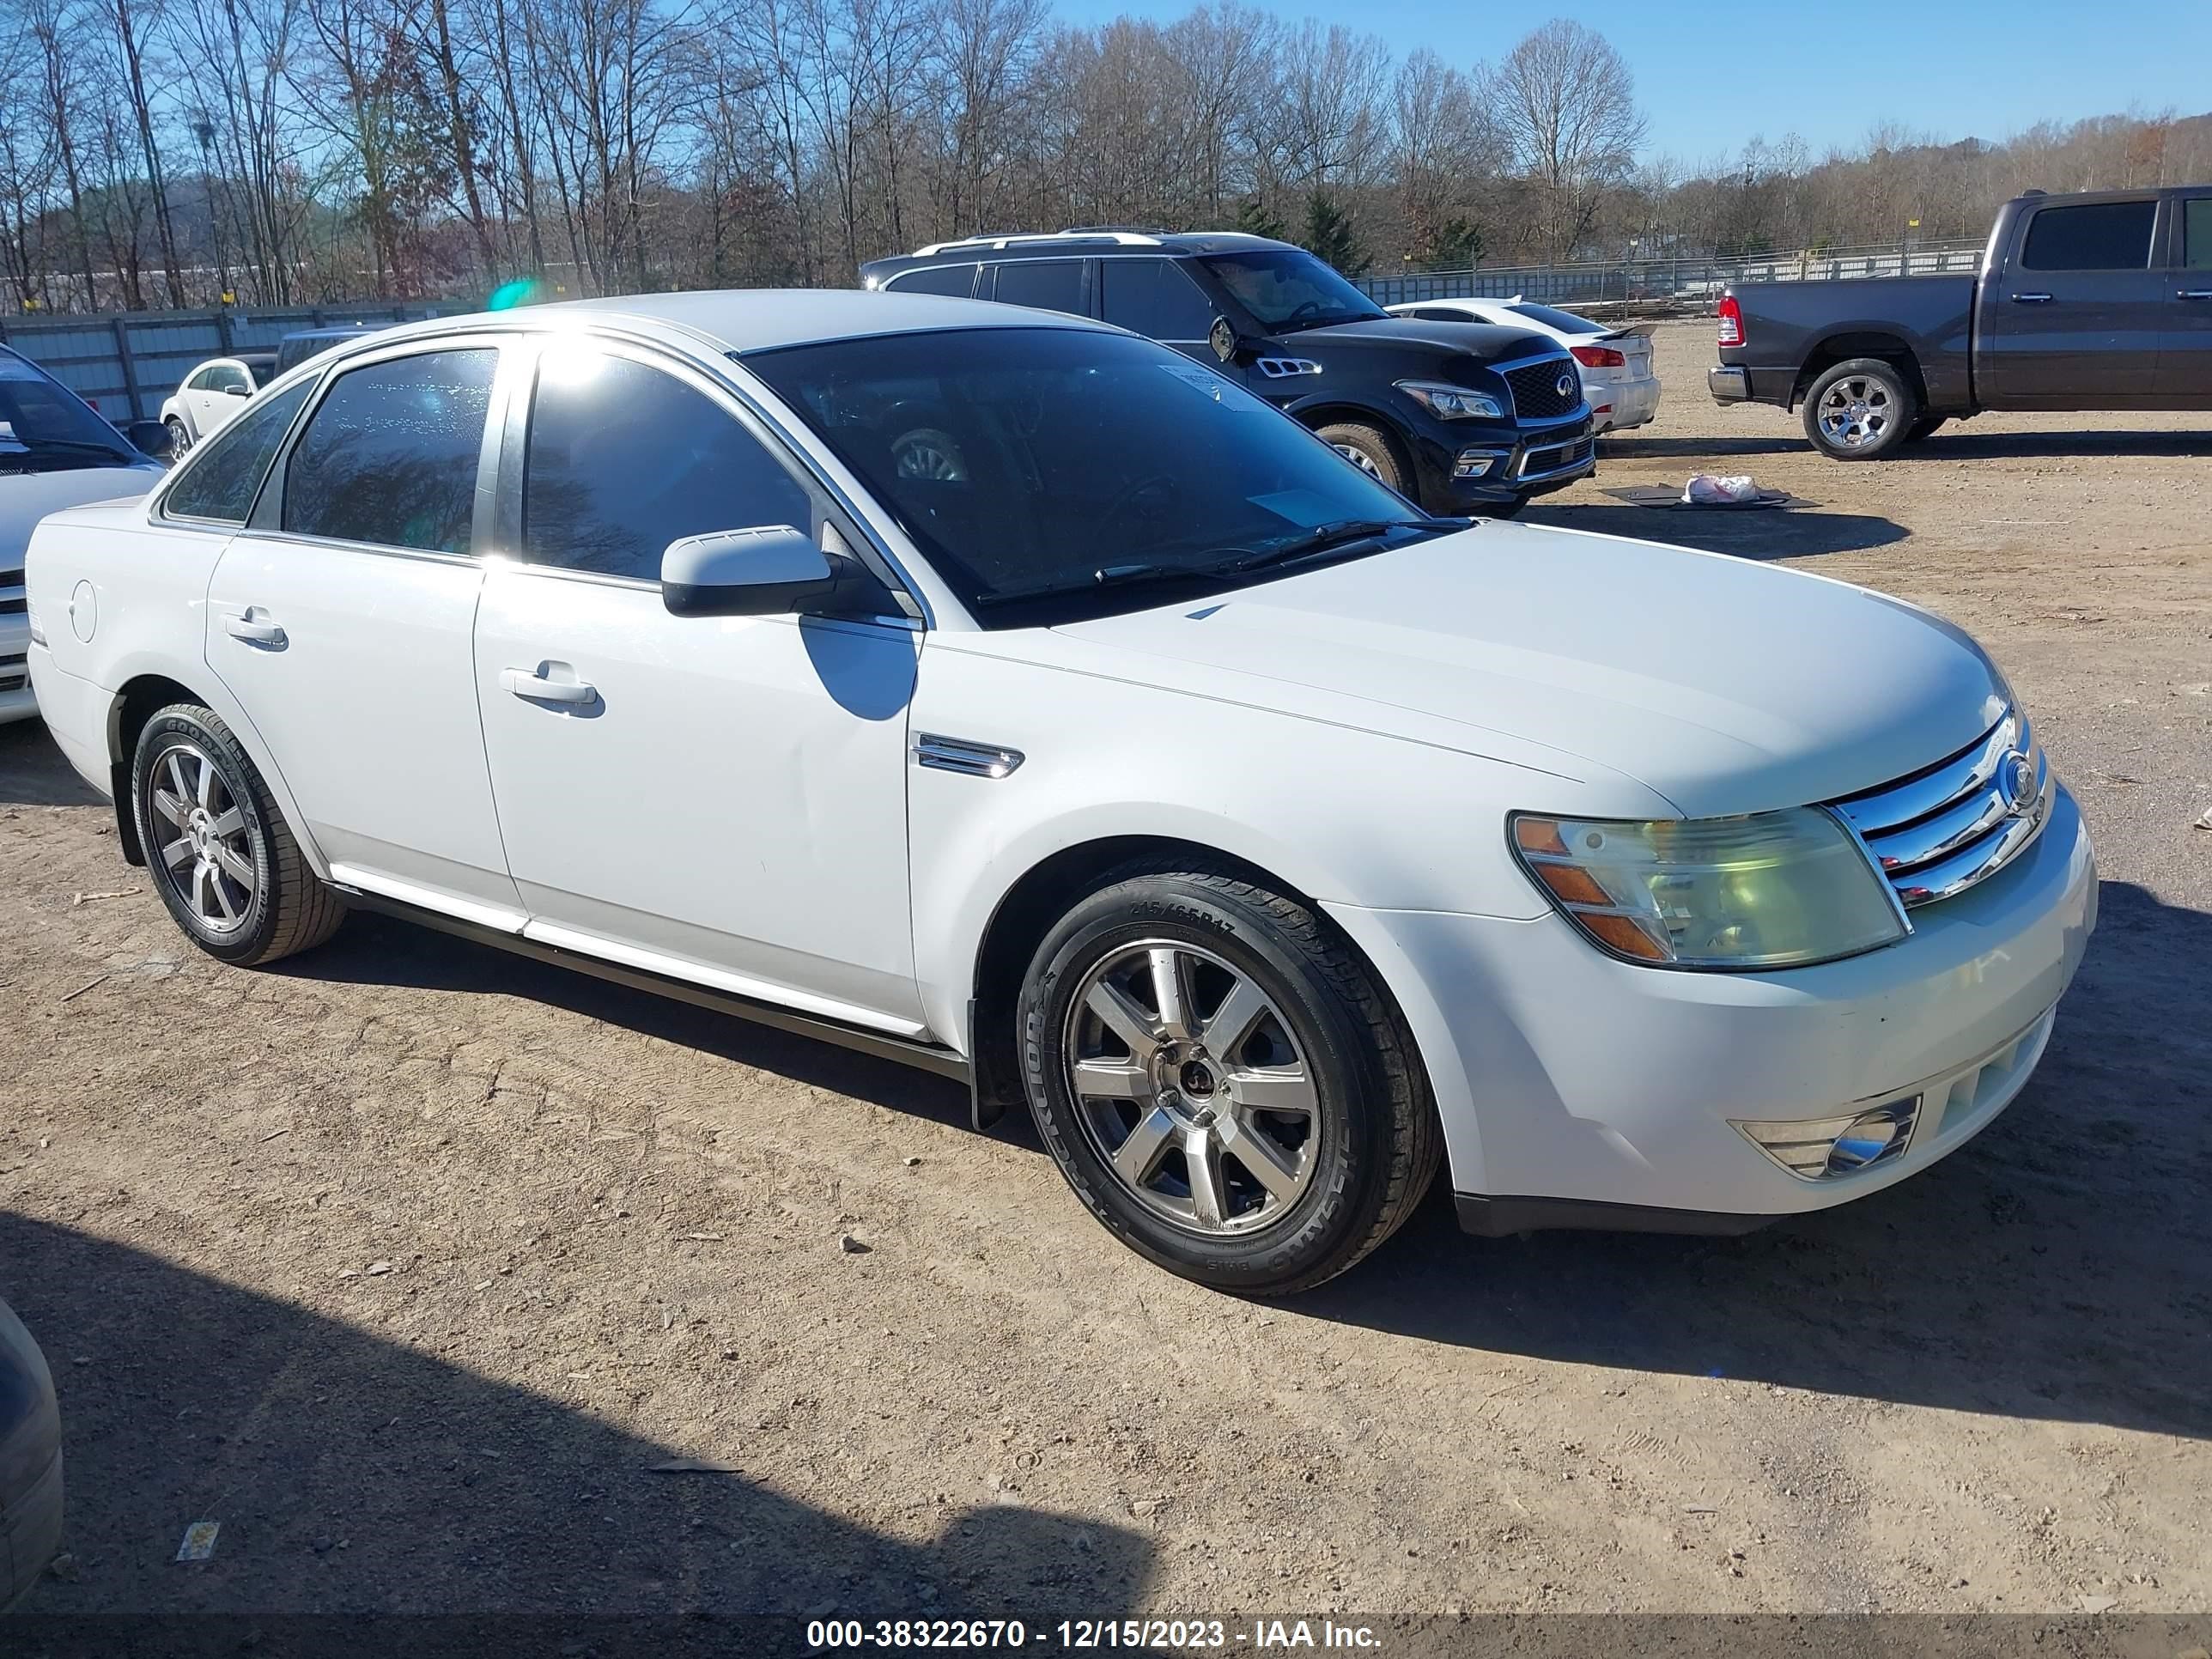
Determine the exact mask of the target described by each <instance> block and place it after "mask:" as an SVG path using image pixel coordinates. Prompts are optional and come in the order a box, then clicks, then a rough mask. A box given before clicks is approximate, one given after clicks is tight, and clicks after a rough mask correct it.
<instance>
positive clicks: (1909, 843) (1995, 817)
mask: <svg viewBox="0 0 2212 1659" xmlns="http://www.w3.org/2000/svg"><path fill="white" fill-rule="evenodd" d="M2056 790H2057V782H2056V780H2054V779H2053V777H2052V776H2051V767H2050V763H2049V762H2048V761H2046V760H2045V757H2044V754H2043V750H2042V749H2041V747H2040V746H2039V744H2037V743H2036V742H2035V739H2034V737H2033V734H2032V733H2031V732H2030V731H2029V729H2028V724H2027V716H2026V715H2024V714H2021V713H2020V712H2019V711H2018V710H2016V709H2008V710H2006V711H2005V714H2004V716H2003V718H2002V719H2001V720H1998V721H1997V723H1996V725H1995V726H1991V727H1990V729H1989V730H1988V731H1987V732H1984V733H1983V734H1982V736H1981V737H1979V738H1976V739H1975V740H1974V741H1973V742H1972V743H1971V744H1967V745H1966V747H1965V748H1964V749H1962V750H1960V751H1959V752H1958V753H1957V754H1955V755H1953V756H1951V757H1948V759H1945V760H1942V761H1939V762H1937V763H1936V764H1935V765H1934V766H1931V767H1929V768H1928V769H1926V770H1924V771H1921V772H1916V773H1914V774H1913V775H1911V777H1908V778H1905V779H1902V780H1900V781H1898V782H1896V783H1893V784H1888V785H1885V786H1884V787H1881V788H1880V789H1873V790H1869V791H1868V792H1867V793H1864V794H1861V795H1853V796H1851V797H1850V798H1849V799H1845V800H1841V801H1838V802H1836V803H1835V810H1836V811H1838V812H1839V813H1841V814H1842V815H1843V817H1844V819H1845V820H1846V821H1847V822H1848V823H1850V826H1851V827H1852V828H1853V829H1856V830H1857V832H1858V834H1859V837H1860V839H1861V840H1862V841H1863V842H1865V843H1866V848H1867V851H1868V852H1869V854H1872V855H1873V857H1874V858H1875V861H1876V862H1877V863H1879V864H1880V865H1881V871H1882V873H1883V874H1884V875H1886V876H1887V877H1888V878H1889V880H1890V884H1891V885H1892V886H1893V887H1894V888H1895V889H1896V890H1897V896H1898V898H1899V902H1902V903H1903V904H1904V905H1905V907H1906V908H1916V907H1917V906H1920V905H1923V904H1934V903H1936V902H1939V901H1940V900H1942V899H1947V898H1949V897H1951V896H1953V895H1954V894H1956V893H1961V892H1964V891H1965V890H1966V889H1967V888H1969V887H1971V886H1972V885H1973V884H1975V883H1976V882H1978V881H1981V880H1983V879H1984V878H1987V877H1989V876H1992V875H1994V874H1996V872H1997V871H1999V870H2001V869H2002V868H2003V867H2004V866H2005V865H2007V864H2008V863H2010V862H2011V860H2013V859H2014V858H2015V856H2017V855H2018V854H2019V853H2020V852H2021V850H2022V849H2023V848H2026V847H2027V845H2028V843H2029V842H2033V840H2034V839H2035V837H2036V836H2037V835H2038V834H2039V832H2040V831H2041V829H2042V828H2043V825H2044V822H2045V819H2046V818H2047V817H2049V816H2050V811H2051V799H2052V798H2053V795H2054V793H2055V792H2056Z"/></svg>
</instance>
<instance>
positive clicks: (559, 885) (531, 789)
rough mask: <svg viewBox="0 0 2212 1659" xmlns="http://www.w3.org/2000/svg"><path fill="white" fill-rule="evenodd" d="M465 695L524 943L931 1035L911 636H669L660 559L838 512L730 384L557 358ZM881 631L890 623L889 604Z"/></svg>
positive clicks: (872, 626) (543, 375)
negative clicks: (480, 739) (915, 852)
mask: <svg viewBox="0 0 2212 1659" xmlns="http://www.w3.org/2000/svg"><path fill="white" fill-rule="evenodd" d="M498 514H499V521H500V524H501V537H500V539H501V543H502V551H504V552H507V553H508V554H510V555H511V556H509V557H507V558H502V559H499V560H495V561H494V562H492V564H491V566H490V568H489V569H488V571H487V574H486V579H485V582H484V588H483V600H482V603H481V605H480V606H479V608H478V610H477V627H476V675H477V696H478V701H479V703H480V705H481V707H482V709H483V736H484V748H485V752H486V755H487V757H488V758H489V763H490V767H491V776H492V789H493V793H494V796H495V799H496V801H497V804H498V810H499V820H500V826H501V834H502V836H503V837H504V839H505V842H506V847H507V866H508V869H509V870H510V872H512V873H513V878H514V881H515V884H516V886H517V887H518V889H519V890H520V892H521V895H522V899H523V903H524V905H525V907H526V908H527V910H528V912H529V914H530V917H531V921H530V923H529V925H528V927H527V928H526V934H527V936H528V937H530V938H532V939H538V940H540V941H541V942H544V943H546V944H550V945H560V946H562V947H565V948H568V949H574V950H580V951H586V952H589V953H591V954H593V955H597V956H600V957H607V958H610V959H611V960H615V961H618V962H623V963H628V964H629V965H631V966H633V967H641V968H645V969H649V970H651V971H654V972H658V973H664V974H669V975H674V976H676V977H678V978H684V979H690V980H693V981H698V982H701V983H705V984H709V985H714V986H717V987H720V988H722V989H725V990H729V991H734V992H736V993H738V994H741V995H747V996H753V997H761V998H765V999H768V1000H774V1001H777V1002H781V1003H783V1004H785V1005H787V1006H793V1007H799V1008H803V1009H805V1010H808V1011H809V1012H815V1013H819V1014H825V1015H828V1016H829V1017H831V1018H839V1019H843V1020H846V1021H848V1022H850V1023H854V1024H866V1025H870V1026H872V1027H875V1028H877V1029H880V1030H893V1031H897V1032H900V1033H902V1034H912V1033H916V1032H919V1031H920V1030H921V1006H920V999H919V997H918V995H917V993H916V990H915V982H914V950H913V935H912V927H911V922H910V921H909V918H908V908H907V844H906V767H907V757H906V743H907V708H908V702H909V701H910V699H911V696H912V693H913V690H914V683H915V665H916V660H917V656H918V653H919V650H920V645H921V635H920V633H919V632H918V630H917V629H915V626H914V625H913V624H911V623H908V621H907V620H906V619H905V618H904V617H900V616H896V615H888V614H887V615H886V616H884V617H882V618H880V619H867V618H861V619H855V620H842V619H841V620H829V619H826V618H816V617H678V616H673V615H671V614H670V612H669V611H668V610H667V608H666V606H665V605H664V604H663V602H662V599H661V594H660V584H659V570H660V556H661V553H662V551H663V550H665V548H666V547H667V545H668V544H670V543H671V542H673V541H677V540H679V539H681V538H684V537H687V536H693V535H700V534H704V533H706V532H711V531H717V530H733V529H739V528H744V527H749V526H762V525H777V524H790V525H795V526H798V527H799V528H801V529H803V530H805V531H808V532H810V533H813V534H816V535H817V536H825V537H829V538H838V532H836V529H835V528H834V526H835V525H836V518H835V516H834V513H833V510H832V508H831V507H830V504H829V501H827V498H826V497H825V496H824V495H823V494H822V493H821V492H820V491H819V490H818V489H817V488H816V487H815V486H814V485H813V484H812V483H811V482H809V481H806V480H805V479H804V478H802V477H801V476H800V475H799V473H798V472H797V471H795V470H794V469H793V467H792V466H791V465H789V462H788V458H787V455H786V453H784V451H783V449H782V447H781V444H780V442H779V441H777V440H776V439H775V437H774V436H773V435H771V434H769V432H768V431H766V430H765V429H764V428H763V427H762V426H760V425H759V424H758V423H757V422H756V420H755V419H754V418H753V417H752V416H750V413H749V412H747V411H745V410H744V409H743V408H742V406H741V405H740V404H739V403H738V401H737V400H736V399H735V398H732V397H731V396H730V394H729V393H728V392H727V391H726V389H723V388H720V387H719V386H715V385H714V382H713V381H711V380H708V379H707V378H706V377H705V376H703V375H702V374H699V373H698V372H697V371H696V370H695V369H694V368H691V367H690V365H688V364H684V363H681V362H677V361H675V360H673V359H671V358H667V357H664V356H660V355H659V354H657V353H654V352H653V351H651V350H649V349H645V348H642V347H633V346H631V345H628V344H621V343H613V342H605V341H596V340H593V341H575V342H564V343H549V344H547V345H546V346H545V348H544V351H543V353H542V354H541V355H540V356H539V357H538V362H537V365H536V369H535V374H534V378H533V381H532V386H531V389H530V391H529V393H528V395H527V396H526V397H522V396H519V397H518V398H517V399H516V402H515V404H514V406H513V416H512V417H511V420H510V423H509V426H508V428H507V437H506V442H505V444H504V447H503V451H502V460H501V474H500V487H499V507H498ZM839 539H842V538H839ZM892 609H893V607H892V605H891V603H890V599H889V596H888V595H886V599H885V605H884V610H885V611H887V612H889V611H891V610H892Z"/></svg>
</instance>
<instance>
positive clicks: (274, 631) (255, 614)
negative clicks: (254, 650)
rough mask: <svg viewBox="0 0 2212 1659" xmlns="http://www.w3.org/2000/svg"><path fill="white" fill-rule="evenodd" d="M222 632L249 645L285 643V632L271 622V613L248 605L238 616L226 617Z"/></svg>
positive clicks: (223, 621)
mask: <svg viewBox="0 0 2212 1659" xmlns="http://www.w3.org/2000/svg"><path fill="white" fill-rule="evenodd" d="M222 631H223V632H224V633H226V634H228V635H230V637H231V638H233V639H234V640H244V641H246V643H247V644H248V645H282V644H283V643H284V630H283V629H281V628H279V627H278V626H277V625H276V623H273V622H271V621H270V619H269V613H268V612H267V611H264V610H262V609H260V608H259V607H258V606H257V605H248V606H246V609H245V610H244V611H240V612H239V613H238V614H237V615H236V616H231V617H224V618H223V619H222Z"/></svg>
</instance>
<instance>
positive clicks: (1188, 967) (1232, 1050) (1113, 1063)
mask: <svg viewBox="0 0 2212 1659" xmlns="http://www.w3.org/2000/svg"><path fill="white" fill-rule="evenodd" d="M1064 1052H1065V1054H1066V1060H1065V1061H1064V1066H1065V1075H1066V1084H1067V1088H1068V1092H1069V1094H1070V1096H1071V1097H1073V1099H1074V1101H1075V1103H1076V1106H1077V1115H1078V1116H1079V1119H1080V1121H1081V1122H1082V1124H1083V1127H1084V1131H1085V1134H1086V1135H1087V1136H1088V1137H1089V1138H1090V1139H1091V1142H1092V1144H1093V1145H1094V1146H1095V1147H1096V1148H1097V1152H1099V1154H1100V1155H1101V1157H1102V1158H1103V1159H1104V1161H1105V1164H1106V1166H1107V1168H1108V1169H1109V1170H1111V1171H1112V1172H1113V1175H1114V1178H1115V1180H1116V1181H1118V1182H1120V1183H1121V1185H1122V1187H1124V1188H1127V1191H1128V1192H1129V1193H1131V1194H1133V1195H1134V1196H1135V1197H1136V1199H1137V1200H1139V1202H1140V1203H1142V1204H1143V1205H1145V1206H1146V1208H1148V1209H1150V1210H1152V1212H1155V1213H1156V1214H1158V1215H1159V1216H1161V1217H1162V1218H1164V1219H1166V1220H1167V1221H1169V1222H1170V1223H1172V1224H1174V1225H1176V1226H1178V1227H1181V1228H1182V1229H1184V1230H1186V1231H1191V1232H1194V1233H1200V1234H1204V1235H1207V1236H1211V1237H1222V1236H1226V1235H1233V1234H1241V1233H1249V1232H1253V1231H1258V1230H1259V1229H1261V1228H1264V1227H1267V1226H1270V1225H1273V1224H1274V1223H1275V1222H1277V1221H1279V1220H1280V1219H1282V1218H1283V1217H1284V1216H1285V1214H1286V1213H1287V1212H1289V1211H1290V1210H1291V1207H1292V1206H1295V1205H1296V1204H1297V1201H1298V1200H1299V1199H1300V1198H1301V1197H1302V1196H1303V1195H1304V1193H1305V1192H1306V1190H1307V1188H1308V1187H1310V1185H1311V1183H1312V1181H1313V1175H1314V1170H1315V1169H1316V1165H1317V1164H1318V1161H1319V1153H1320V1152H1321V1136H1322V1115H1321V1101H1320V1097H1319V1095H1318V1094H1317V1093H1316V1088H1315V1083H1314V1074H1313V1071H1312V1068H1311V1067H1310V1066H1309V1065H1308V1063H1307V1059H1306V1055H1305V1053H1304V1049H1303V1048H1302V1047H1301V1046H1300V1043H1299V1041H1298V1038H1297V1034H1296V1032H1295V1031H1294V1030H1292V1028H1291V1024H1290V1022H1289V1021H1288V1020H1287V1019H1286V1018H1284V1016H1283V1013H1282V1011H1281V1010H1280V1009H1279V1008H1278V1007H1277V1006H1276V1005H1275V1003H1274V1001H1273V999H1271V998H1270V997H1269V996H1268V995H1267V993H1266V992H1265V991H1263V990H1261V987H1259V985H1258V984H1257V983H1256V982H1255V981H1254V980H1253V979H1252V978H1251V977H1250V975H1247V974H1246V973H1244V972H1243V970H1242V969H1238V968H1237V967H1235V966H1233V965H1232V964H1231V963H1229V962H1227V961H1225V959H1224V958H1222V957H1218V956H1216V955H1215V954H1214V953H1213V952H1212V951H1206V950H1201V949H1200V948H1198V947H1196V946H1194V945H1183V944H1177V943H1171V942H1170V941H1168V940H1165V939H1146V940H1142V941H1139V942H1138V943H1136V944H1133V945H1125V946H1122V947H1120V948H1118V949H1116V950H1115V951H1113V952H1112V953H1110V954H1109V955H1108V956H1107V957H1105V958H1104V959H1103V960H1102V961H1100V962H1099V963H1097V965H1096V966H1094V967H1093V968H1092V969H1091V972H1090V974H1089V975H1087V976H1086V977H1085V980H1084V981H1083V983H1082V985H1081V987H1079V990H1078V992H1077V994H1076V995H1075V997H1074V999H1073V1001H1072V1002H1071V1004H1070V1006H1069V1011H1068V1030H1067V1034H1066V1045H1065V1049H1064Z"/></svg>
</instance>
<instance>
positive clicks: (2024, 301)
mask: <svg viewBox="0 0 2212 1659" xmlns="http://www.w3.org/2000/svg"><path fill="white" fill-rule="evenodd" d="M2012 302H2013V303H2014V304H2015V305H2016V306H2047V305H2049V304H2050V303H2051V296H2050V295H2048V294H2015V295H2013V296H2012Z"/></svg>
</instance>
